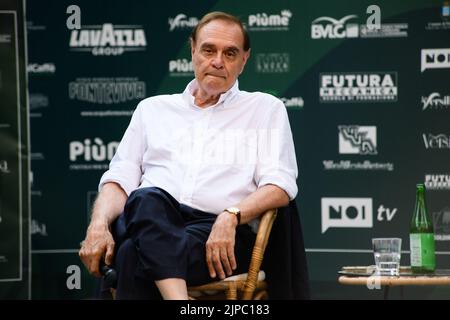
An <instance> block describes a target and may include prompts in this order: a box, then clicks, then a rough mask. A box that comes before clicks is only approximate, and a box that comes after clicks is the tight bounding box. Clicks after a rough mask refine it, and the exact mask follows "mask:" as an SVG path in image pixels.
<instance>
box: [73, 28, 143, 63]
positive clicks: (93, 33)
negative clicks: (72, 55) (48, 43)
mask: <svg viewBox="0 0 450 320" xmlns="http://www.w3.org/2000/svg"><path fill="white" fill-rule="evenodd" d="M69 47H70V50H71V51H76V52H89V53H91V54H92V55H94V56H118V55H122V54H124V53H126V52H135V51H144V50H146V48H147V39H146V37H145V30H144V28H143V27H142V26H139V25H113V24H112V23H104V24H102V25H91V26H82V28H81V29H80V30H72V31H71V34H70V42H69Z"/></svg>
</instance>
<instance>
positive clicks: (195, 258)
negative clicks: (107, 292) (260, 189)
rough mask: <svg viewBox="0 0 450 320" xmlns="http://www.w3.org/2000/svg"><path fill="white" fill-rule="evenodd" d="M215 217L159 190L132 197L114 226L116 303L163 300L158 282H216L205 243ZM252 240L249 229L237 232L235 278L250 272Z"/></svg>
mask: <svg viewBox="0 0 450 320" xmlns="http://www.w3.org/2000/svg"><path fill="white" fill-rule="evenodd" d="M216 217H217V215H215V214H212V213H207V212H204V211H201V210H197V209H193V208H191V207H189V206H186V205H183V204H180V203H179V202H177V201H176V200H175V199H174V198H173V197H172V196H171V195H170V194H169V193H167V192H166V191H164V190H162V189H160V188H155V187H151V188H141V189H137V190H135V191H134V192H132V193H131V194H130V197H129V198H128V200H127V202H126V205H125V208H124V212H123V213H122V214H121V215H120V216H119V218H118V219H117V220H116V222H115V223H114V224H113V226H112V233H113V236H114V239H115V241H116V254H115V261H114V268H115V269H116V271H117V274H118V278H117V290H116V298H117V299H160V298H161V295H160V294H159V291H158V290H157V288H156V285H155V283H154V281H155V280H161V279H167V278H181V279H185V280H186V283H187V285H200V284H203V283H207V282H211V281H213V280H218V279H212V278H211V277H210V276H209V272H208V268H207V265H206V258H205V253H206V249H205V243H206V241H207V240H208V237H209V233H210V232H211V228H212V225H213V224H214V222H215V220H216ZM254 241H255V234H254V233H253V232H252V230H251V229H250V227H249V226H248V225H240V226H238V227H237V229H236V242H235V256H236V261H237V269H236V270H235V271H234V274H237V273H243V272H247V271H248V266H249V263H250V257H251V249H252V247H253V244H254Z"/></svg>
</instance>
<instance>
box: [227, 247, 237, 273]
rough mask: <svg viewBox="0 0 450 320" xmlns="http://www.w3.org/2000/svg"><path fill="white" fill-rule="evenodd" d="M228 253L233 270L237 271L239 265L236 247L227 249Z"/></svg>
mask: <svg viewBox="0 0 450 320" xmlns="http://www.w3.org/2000/svg"><path fill="white" fill-rule="evenodd" d="M227 253H228V259H229V261H230V264H231V269H233V270H236V268H237V263H236V257H235V256H234V246H229V247H227ZM231 273H233V272H231Z"/></svg>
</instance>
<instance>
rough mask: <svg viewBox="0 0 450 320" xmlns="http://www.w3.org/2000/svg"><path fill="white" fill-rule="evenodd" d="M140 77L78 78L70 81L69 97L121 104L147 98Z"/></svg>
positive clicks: (78, 99) (98, 102) (84, 100)
mask: <svg viewBox="0 0 450 320" xmlns="http://www.w3.org/2000/svg"><path fill="white" fill-rule="evenodd" d="M145 92H146V86H145V82H144V81H139V80H138V78H131V77H130V78H125V77H124V78H106V77H105V78H77V79H75V81H71V82H69V99H70V100H77V101H83V102H89V103H93V104H107V105H109V104H120V103H125V102H128V101H133V100H141V99H143V98H145Z"/></svg>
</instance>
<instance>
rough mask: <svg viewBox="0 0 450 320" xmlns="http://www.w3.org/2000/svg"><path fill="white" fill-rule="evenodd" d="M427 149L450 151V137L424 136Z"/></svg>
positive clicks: (429, 134)
mask: <svg viewBox="0 0 450 320" xmlns="http://www.w3.org/2000/svg"><path fill="white" fill-rule="evenodd" d="M422 137H423V143H424V144H425V148H426V149H450V135H448V134H443V133H441V134H432V133H424V134H422Z"/></svg>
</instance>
